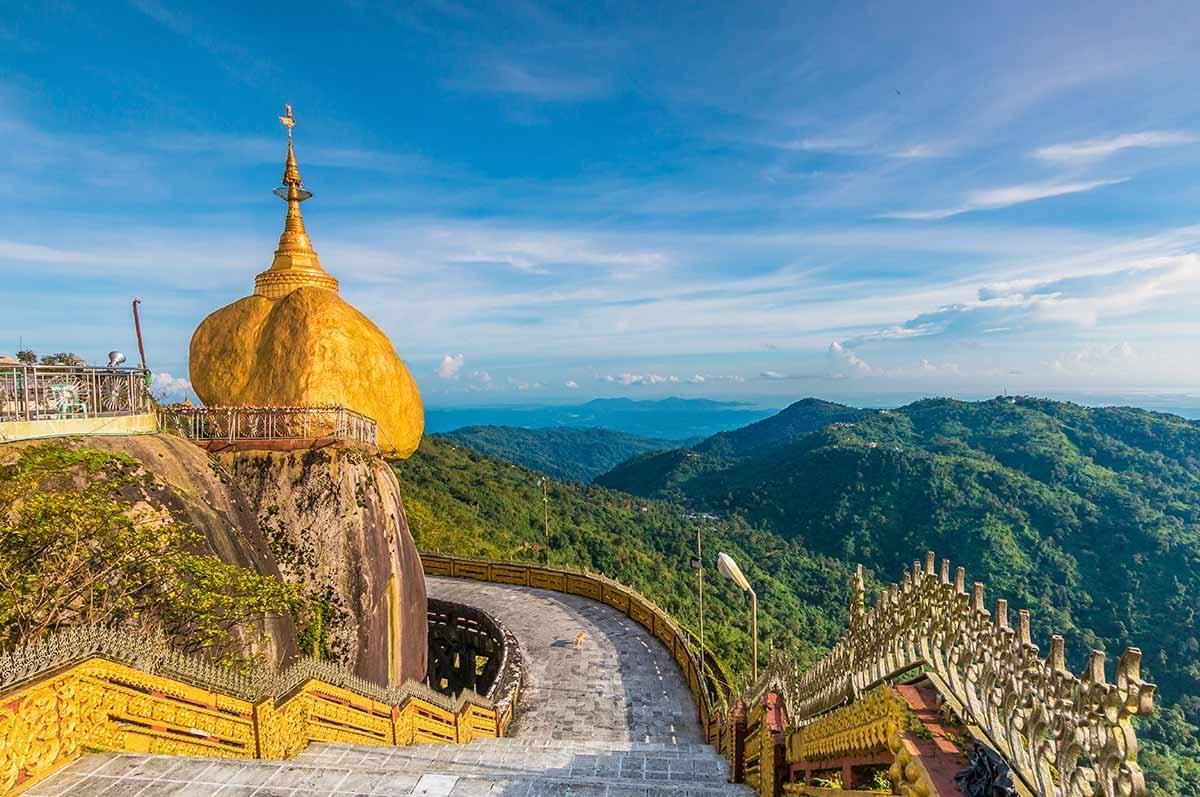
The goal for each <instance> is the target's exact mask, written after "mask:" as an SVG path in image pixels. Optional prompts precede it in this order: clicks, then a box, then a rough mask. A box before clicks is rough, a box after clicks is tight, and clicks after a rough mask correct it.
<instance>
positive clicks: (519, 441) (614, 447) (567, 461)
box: [440, 426, 680, 482]
mask: <svg viewBox="0 0 1200 797" xmlns="http://www.w3.org/2000/svg"><path fill="white" fill-rule="evenodd" d="M440 437H445V438H448V439H450V440H453V441H454V442H456V443H458V444H460V445H464V446H468V447H470V448H473V449H475V450H476V451H478V452H480V453H482V454H488V455H490V456H493V457H496V458H498V459H504V460H508V461H509V462H515V463H516V464H518V465H522V466H524V467H526V468H531V469H533V470H537V471H541V472H542V473H546V474H549V475H550V476H553V477H555V478H557V479H573V480H575V481H584V482H586V481H591V480H592V479H594V478H595V477H597V476H599V475H600V474H602V473H605V472H607V471H609V470H611V469H612V468H614V467H615V466H617V465H619V464H621V463H622V462H624V461H625V460H627V459H629V458H630V457H634V456H637V455H639V454H644V453H646V452H649V451H663V450H666V449H671V448H675V447H676V446H678V445H680V443H679V442H678V441H670V440H661V439H654V438H648V437H638V436H637V435H632V434H626V433H624V432H615V431H612V430H611V429H598V428H594V427H592V428H574V427H569V426H556V427H548V428H541V429H523V428H520V427H515V426H467V427H464V428H462V429H456V430H454V431H453V432H446V433H445V434H442V435H440Z"/></svg>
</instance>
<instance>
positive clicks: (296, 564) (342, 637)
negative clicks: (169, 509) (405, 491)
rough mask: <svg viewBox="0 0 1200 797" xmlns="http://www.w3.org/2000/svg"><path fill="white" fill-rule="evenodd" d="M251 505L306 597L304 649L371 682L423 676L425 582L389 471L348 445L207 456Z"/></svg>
mask: <svg viewBox="0 0 1200 797" xmlns="http://www.w3.org/2000/svg"><path fill="white" fill-rule="evenodd" d="M214 460H215V461H216V462H218V463H219V464H220V465H221V467H222V468H223V469H225V470H227V471H228V472H229V473H230V474H232V477H233V481H234V483H235V485H236V487H237V488H238V489H239V490H240V491H241V492H242V493H243V494H245V496H246V497H247V499H248V500H249V501H250V503H251V505H253V506H254V507H255V511H256V514H257V519H256V524H257V527H258V529H259V530H260V533H261V534H262V536H263V537H264V538H265V540H266V542H267V545H268V546H269V547H270V549H271V552H272V554H273V556H274V560H275V562H276V563H277V564H278V566H279V569H280V571H281V572H282V573H283V575H284V577H285V578H287V579H288V580H290V581H292V582H294V583H296V584H298V585H300V587H301V590H302V592H303V593H304V596H305V597H306V598H307V599H308V605H309V610H308V613H307V614H308V616H306V617H304V618H302V619H301V635H300V645H301V648H302V652H304V653H308V654H310V655H312V654H314V653H315V654H318V655H321V656H322V657H324V658H329V659H332V660H334V661H338V662H341V663H343V664H345V665H347V666H349V667H351V668H353V669H354V671H355V672H357V673H358V674H359V675H361V676H362V677H364V678H367V679H369V680H371V681H375V682H376V683H387V682H389V681H391V682H393V683H399V682H401V681H403V680H404V679H406V678H412V679H415V680H421V679H423V678H424V677H425V667H426V660H427V657H428V642H427V618H426V602H425V578H424V574H423V572H422V570H421V560H420V557H419V555H418V554H417V549H416V546H415V545H414V544H413V539H412V535H411V533H410V532H409V528H408V520H407V518H406V516H405V513H404V505H403V503H402V501H401V498H400V488H399V485H398V484H397V482H396V477H395V475H394V474H393V473H392V471H391V470H390V469H389V468H388V467H387V464H386V463H385V462H384V461H383V459H382V458H380V457H376V456H370V455H367V454H365V453H363V452H360V451H356V450H353V449H338V448H324V449H318V450H310V451H295V452H245V451H243V452H236V453H226V454H220V455H218V456H217V457H215V458H214Z"/></svg>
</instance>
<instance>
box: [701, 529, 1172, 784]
mask: <svg viewBox="0 0 1200 797" xmlns="http://www.w3.org/2000/svg"><path fill="white" fill-rule="evenodd" d="M853 593H854V597H853V600H852V603H851V619H850V627H849V628H848V629H847V631H846V633H845V634H844V635H843V637H842V638H841V640H840V641H838V642H837V644H835V645H834V646H833V649H832V650H831V651H830V652H829V653H828V654H827V655H826V656H825V657H824V658H823V659H821V660H820V661H818V662H817V663H816V664H815V665H813V666H812V667H809V668H807V669H803V670H801V669H799V668H798V667H796V666H795V664H794V663H792V662H790V661H788V660H786V659H783V658H776V659H774V660H773V661H772V662H771V664H770V666H769V667H768V668H767V669H766V670H765V671H764V672H763V674H762V675H761V676H760V677H759V679H758V681H757V682H755V683H754V684H752V685H751V686H750V687H748V688H747V689H746V690H745V691H744V692H743V693H742V696H741V698H740V700H739V701H738V702H739V704H740V707H741V708H740V710H742V711H743V716H746V717H748V718H749V719H747V720H742V722H744V723H745V724H744V725H743V726H742V728H741V730H740V731H738V732H740V733H742V734H744V738H750V737H751V736H753V735H754V734H755V732H756V731H757V730H758V727H757V725H756V722H755V717H756V716H757V717H759V720H758V722H760V723H761V722H762V721H763V720H762V719H761V718H762V716H763V712H761V711H756V710H755V709H756V708H757V707H758V706H759V705H760V704H761V703H762V702H763V700H764V697H765V696H769V695H777V696H779V697H780V698H782V701H783V704H784V709H785V710H784V715H785V717H786V721H785V722H784V723H782V724H780V725H777V727H775V728H773V729H772V730H773V733H774V735H775V744H774V745H764V746H763V747H762V748H761V754H762V755H763V756H767V757H770V756H775V760H774V761H770V762H765V763H762V764H760V768H762V769H769V768H770V767H775V768H777V770H778V771H777V772H776V773H775V774H776V777H774V778H767V777H764V778H762V788H761V789H760V793H761V794H764V795H766V794H775V793H776V791H775V787H776V785H777V784H778V783H779V782H780V781H781V780H783V779H784V774H783V770H785V769H786V767H787V765H788V764H789V763H793V764H794V763H797V762H795V761H792V759H793V758H796V757H797V756H803V755H805V754H804V753H803V750H805V749H807V750H810V751H811V750H813V749H820V748H821V742H822V739H823V737H824V733H823V729H830V730H829V732H830V733H832V732H834V731H833V729H838V730H837V732H838V733H842V734H844V735H843V736H842V738H841V739H840V740H839V743H845V742H846V741H847V740H848V739H849V740H853V744H851V747H853V746H854V745H855V744H856V745H858V747H859V748H862V749H857V748H855V749H854V750H851V749H849V748H847V749H845V750H843V751H842V752H843V753H852V752H858V753H867V752H870V751H869V750H868V749H867V748H866V745H868V744H869V743H873V742H879V741H880V739H883V738H884V737H883V736H880V734H878V733H866V732H864V731H862V730H854V731H853V732H850V733H846V731H847V728H851V729H854V728H859V729H861V728H864V727H866V725H865V724H864V722H865V721H864V720H863V719H862V718H861V717H858V716H855V717H853V718H852V717H850V715H849V714H847V716H846V717H845V718H844V719H843V718H842V717H841V716H840V715H841V714H842V713H846V712H852V711H857V712H859V713H861V710H862V709H863V708H867V707H868V706H865V705H862V702H863V701H870V700H872V699H874V698H873V697H872V696H875V695H877V694H878V692H879V690H881V689H886V688H888V687H889V685H890V684H892V683H895V682H899V681H901V680H904V679H906V678H911V677H918V676H919V677H920V678H922V679H925V680H927V681H928V682H930V683H931V684H932V685H933V687H934V688H935V689H936V691H937V693H938V694H939V695H940V696H941V698H942V699H943V700H944V701H945V703H946V704H947V705H948V706H949V707H950V708H951V709H952V710H953V712H954V713H955V714H956V715H957V716H958V718H959V719H960V720H961V721H962V723H963V725H964V727H965V728H966V729H967V730H968V731H969V732H970V735H971V736H973V737H974V738H975V740H976V741H979V742H982V743H983V744H985V745H988V746H990V747H991V748H993V749H994V750H996V751H997V752H998V753H999V755H1000V756H1001V757H1002V758H1003V759H1004V761H1005V762H1006V763H1007V764H1008V766H1009V767H1010V768H1011V770H1012V773H1013V775H1014V776H1015V777H1014V781H1015V783H1016V785H1017V787H1018V791H1020V792H1021V793H1023V794H1033V795H1043V797H1100V796H1101V795H1104V796H1106V797H1107V796H1108V795H1121V796H1122V797H1141V795H1144V794H1146V784H1145V780H1144V777H1143V774H1142V770H1141V768H1140V767H1139V765H1138V762H1137V751H1138V747H1137V737H1136V733H1135V730H1134V727H1133V718H1134V717H1139V716H1146V715H1148V714H1150V713H1151V712H1152V711H1153V707H1154V692H1155V686H1154V685H1153V684H1150V683H1146V682H1145V681H1143V680H1142V679H1141V673H1140V662H1141V651H1140V650H1138V649H1137V648H1128V649H1126V651H1125V653H1124V655H1122V656H1121V659H1120V661H1119V662H1118V664H1117V667H1116V673H1115V675H1116V680H1115V682H1109V681H1108V680H1107V678H1106V675H1105V666H1104V665H1105V655H1104V653H1103V652H1102V651H1098V650H1093V651H1092V652H1091V654H1090V656H1089V658H1088V662H1087V665H1086V667H1085V668H1084V671H1083V673H1082V674H1081V675H1075V674H1073V673H1072V672H1071V671H1070V670H1068V669H1067V666H1066V661H1065V654H1064V646H1063V638H1062V637H1061V636H1057V635H1056V636H1054V637H1052V641H1051V646H1050V653H1049V655H1048V656H1046V657H1045V658H1042V657H1041V656H1040V654H1039V650H1038V647H1037V645H1035V644H1033V642H1032V639H1031V635H1030V616H1029V612H1028V611H1027V610H1021V611H1020V612H1018V613H1017V624H1016V626H1015V627H1013V626H1012V625H1011V624H1010V622H1009V612H1008V603H1007V601H1005V600H999V601H997V602H996V606H995V611H994V612H991V611H988V609H987V607H986V606H985V603H984V587H983V584H981V583H978V582H977V583H975V584H974V585H973V587H972V589H971V591H970V592H968V591H967V589H966V574H965V572H964V570H963V569H962V568H961V567H960V568H957V570H956V572H955V574H954V577H953V579H952V578H951V569H950V562H949V560H946V559H943V560H942V562H941V567H940V570H939V569H938V568H936V567H935V558H934V555H933V553H932V552H930V553H928V554H926V557H925V562H924V564H922V563H921V562H914V563H913V566H912V570H911V571H910V572H905V573H904V576H903V579H902V580H901V582H900V583H899V584H892V585H891V586H890V587H888V588H887V589H885V590H884V591H883V594H882V595H881V596H880V598H879V601H878V602H877V603H876V604H875V606H874V607H872V608H871V609H869V610H868V609H867V608H866V605H865V585H864V581H863V575H862V568H861V567H859V568H858V570H857V572H856V574H855V576H854V579H853ZM880 705H885V703H884V702H880ZM881 716H882V715H881ZM738 719H739V718H738V717H737V716H735V712H734V711H730V712H727V713H722V714H720V715H718V716H717V717H716V723H717V724H716V728H715V731H714V734H715V735H717V736H720V735H721V734H724V733H734V732H735V726H736V725H737V722H738ZM884 719H886V718H884ZM868 724H869V723H868ZM893 725H895V723H894V722H892V723H891V725H888V722H883V723H882V725H880V727H884V726H887V727H890V728H891V730H890V731H889V733H892V734H894V733H895V732H898V731H897V729H896V728H894V727H891V726H893ZM784 726H786V727H784ZM899 731H903V728H900V729H899ZM795 734H799V735H800V738H802V739H803V742H804V743H803V744H795V745H793V744H788V745H787V753H786V755H787V756H788V761H787V762H785V761H783V760H782V758H781V757H782V756H783V755H784V753H783V750H784V745H783V740H784V737H787V736H790V735H795ZM888 738H891V737H888ZM797 741H799V739H797ZM891 744H892V745H893V746H894V744H895V740H894V739H893V740H892V742H891ZM733 747H734V745H732V744H731V745H730V749H732V748H733ZM735 768H736V767H735ZM898 769H899V770H900V771H899V773H898V774H900V775H902V776H904V777H909V776H911V777H912V782H911V783H909V784H908V785H909V786H910V787H911V788H915V789H916V790H915V791H914V792H913V793H924V792H921V789H925V790H926V791H928V788H929V786H928V777H927V776H925V775H924V773H923V772H922V771H921V767H920V766H919V765H916V766H902V767H899V768H898ZM896 771H897V768H896V767H893V772H894V773H895V772H896ZM918 783H924V785H922V786H920V787H919V788H917V784H918ZM846 787H847V788H849V787H850V785H849V784H846ZM801 788H802V787H801ZM787 791H789V792H791V791H796V789H794V788H792V787H789V788H788V789H787ZM802 793H813V794H816V793H818V790H813V789H811V788H810V789H807V790H803V791H802ZM902 793H904V792H902Z"/></svg>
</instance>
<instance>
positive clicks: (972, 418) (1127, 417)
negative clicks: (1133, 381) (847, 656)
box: [597, 398, 1200, 793]
mask: <svg viewBox="0 0 1200 797" xmlns="http://www.w3.org/2000/svg"><path fill="white" fill-rule="evenodd" d="M845 409H846V410H847V411H849V410H850V408H845ZM734 434H736V433H734ZM714 450H718V453H715V454H714V453H711V452H712V451H714ZM597 482H598V483H601V484H605V485H607V486H612V487H618V488H622V489H625V490H629V491H631V492H637V493H644V494H647V495H656V496H670V497H673V498H676V499H679V500H681V501H684V502H685V503H686V504H687V505H689V506H690V507H691V508H693V509H695V510H697V511H700V510H704V511H711V512H716V513H719V514H722V515H728V516H732V517H737V518H740V519H742V520H745V521H746V522H748V523H750V524H751V525H753V526H756V527H758V528H762V529H766V530H770V531H771V532H773V533H775V534H777V535H778V536H779V537H780V538H783V539H788V540H796V541H800V542H801V543H802V544H803V545H804V546H805V547H806V549H807V550H811V551H813V552H816V553H822V554H826V555H829V556H833V557H836V558H838V559H841V560H844V561H848V562H849V561H862V562H863V563H864V564H866V565H868V566H869V567H871V568H872V569H874V570H875V571H876V572H881V573H885V574H886V573H894V572H896V571H897V568H899V567H901V566H903V565H904V564H905V563H906V562H911V560H912V559H913V557H914V553H915V552H919V551H923V550H926V549H932V550H935V551H937V552H938V554H939V555H945V556H949V557H951V558H952V559H953V560H954V561H955V562H956V563H958V564H962V565H963V566H965V567H966V568H967V572H968V574H969V575H970V577H971V579H972V580H974V579H978V580H980V581H983V582H984V583H985V584H987V586H988V589H989V590H990V591H991V594H992V595H1002V596H1004V597H1006V598H1009V599H1010V600H1011V601H1013V602H1014V603H1013V605H1018V606H1027V607H1029V608H1030V609H1032V610H1033V613H1034V620H1035V627H1038V628H1040V630H1041V631H1042V633H1043V635H1044V634H1045V633H1048V632H1050V631H1059V632H1063V633H1064V634H1065V635H1066V636H1067V638H1068V643H1069V644H1070V650H1071V652H1072V662H1071V663H1072V666H1074V667H1076V668H1078V666H1079V665H1080V663H1081V661H1082V657H1083V656H1084V655H1085V654H1086V651H1087V649H1088V648H1089V647H1098V646H1104V647H1105V648H1107V650H1108V651H1109V652H1110V654H1113V655H1115V654H1116V653H1118V652H1119V651H1120V650H1121V649H1123V647H1124V646H1125V645H1127V644H1134V645H1137V646H1139V647H1141V648H1142V650H1143V651H1144V653H1145V655H1146V658H1145V660H1144V663H1145V669H1146V670H1147V671H1148V672H1149V675H1150V677H1151V678H1153V679H1155V680H1157V681H1158V683H1159V685H1160V688H1161V694H1162V696H1163V698H1164V701H1165V703H1166V704H1167V705H1169V706H1173V709H1172V710H1170V711H1165V712H1162V713H1161V714H1160V716H1159V718H1158V722H1162V723H1166V724H1170V725H1172V727H1173V730H1172V731H1170V733H1169V734H1163V735H1169V736H1170V737H1172V738H1173V739H1174V740H1175V741H1176V742H1177V743H1178V744H1180V745H1183V749H1188V750H1190V751H1191V753H1192V754H1193V755H1200V734H1198V732H1197V729H1196V726H1198V725H1200V424H1197V422H1194V421H1188V420H1184V419H1182V418H1179V417H1176V416H1172V415H1164V414H1160V413H1153V412H1147V411H1144V410H1138V409H1131V408H1103V409H1089V408H1085V407H1081V406H1078V405H1074V404H1067V403H1060V402H1054V401H1047V400H1039V399H1030V398H1019V399H994V400H991V401H982V402H960V401H952V400H942V399H937V400H925V401H919V402H916V403H914V404H910V405H908V406H906V407H902V408H900V409H897V410H891V411H872V412H865V413H862V414H861V415H860V416H859V417H858V418H857V420H854V421H852V422H848V421H838V422H834V423H832V424H829V425H826V426H824V427H823V428H821V429H819V430H817V431H815V432H812V433H810V434H807V435H803V436H800V437H798V438H794V439H791V440H785V441H781V443H780V444H779V445H772V446H767V447H765V448H760V449H759V450H758V451H757V452H755V451H751V452H749V453H747V454H745V455H743V456H729V455H725V454H724V453H723V452H719V449H718V447H717V446H713V447H711V448H710V447H706V446H705V444H701V445H699V446H696V447H695V448H694V449H692V450H685V451H675V452H668V453H667V454H656V455H651V456H647V457H642V458H639V459H635V460H634V461H632V462H630V463H626V464H624V465H622V466H619V467H618V468H616V469H615V470H614V471H612V472H611V473H609V474H607V475H605V476H602V477H599V478H598V479H597ZM1043 638H1044V637H1043ZM1160 738H1161V735H1160ZM1193 772H1194V773H1195V774H1196V777H1197V778H1198V782H1197V785H1196V788H1197V789H1200V768H1195V769H1193ZM1180 788H1182V787H1180ZM1175 793H1192V792H1185V791H1179V792H1175ZM1197 793H1200V792H1197Z"/></svg>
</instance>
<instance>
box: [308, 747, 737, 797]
mask: <svg viewBox="0 0 1200 797" xmlns="http://www.w3.org/2000/svg"><path fill="white" fill-rule="evenodd" d="M576 747H582V749H580V750H575V749H572V748H576ZM694 747H697V748H699V747H706V746H701V745H694ZM297 762H298V763H303V764H307V765H312V766H327V767H351V768H355V769H372V770H376V771H386V772H395V773H397V774H409V775H411V774H417V775H420V774H423V773H427V772H440V773H445V774H453V775H459V776H462V777H471V778H483V779H486V778H489V777H492V778H514V779H526V778H536V779H542V780H565V781H570V782H572V783H579V784H585V783H586V784H614V783H626V782H629V783H632V784H635V785H642V784H645V785H647V786H648V785H654V784H674V785H689V784H690V785H694V786H697V787H713V788H719V787H723V786H725V785H726V784H727V783H728V780H729V770H728V766H727V764H726V762H725V760H724V759H723V758H721V757H720V756H718V755H717V754H716V753H715V752H714V751H713V750H712V748H707V749H705V750H691V749H688V750H666V749H641V750H638V749H634V750H630V749H617V750H611V749H605V748H603V747H599V746H597V745H594V744H590V745H585V746H579V745H569V744H567V745H561V746H546V745H522V744H489V745H485V744H481V743H472V744H467V745H417V746H413V747H401V748H396V749H389V750H388V751H387V752H386V753H384V752H380V751H378V750H376V749H372V748H364V747H354V746H342V745H337V746H334V745H320V744H316V745H311V746H310V747H309V749H308V750H306V751H305V752H304V753H302V754H301V755H300V756H299V757H298V758H297Z"/></svg>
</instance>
